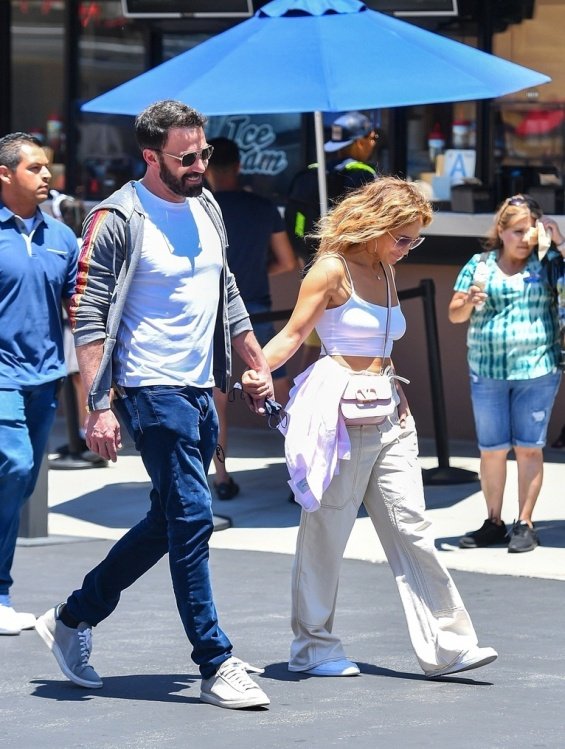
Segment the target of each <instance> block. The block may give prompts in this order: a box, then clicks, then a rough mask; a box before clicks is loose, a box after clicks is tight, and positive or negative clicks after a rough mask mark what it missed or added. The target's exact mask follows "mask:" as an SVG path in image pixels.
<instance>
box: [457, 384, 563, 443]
mask: <svg viewBox="0 0 565 749" xmlns="http://www.w3.org/2000/svg"><path fill="white" fill-rule="evenodd" d="M470 377H471V401H472V403H473V415H474V417H475V429H476V432H477V441H478V443H479V449H480V450H482V451H487V450H505V449H508V450H509V449H510V448H511V447H512V446H513V445H516V447H538V448H542V447H544V445H545V440H546V437H547V426H548V424H549V419H550V417H551V409H552V408H553V403H554V401H555V396H556V395H557V391H558V389H559V384H560V382H561V372H550V373H549V374H546V375H543V376H542V377H534V378H532V379H530V380H491V379H489V378H487V377H480V376H479V375H477V374H475V373H474V372H471V373H470Z"/></svg>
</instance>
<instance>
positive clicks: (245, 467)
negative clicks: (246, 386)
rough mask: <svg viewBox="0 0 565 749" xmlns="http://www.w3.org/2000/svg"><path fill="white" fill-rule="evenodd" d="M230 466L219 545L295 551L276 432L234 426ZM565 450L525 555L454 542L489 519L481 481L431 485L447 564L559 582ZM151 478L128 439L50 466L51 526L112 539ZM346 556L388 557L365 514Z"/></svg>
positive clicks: (471, 461) (470, 457) (139, 510)
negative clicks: (233, 484) (88, 463)
mask: <svg viewBox="0 0 565 749" xmlns="http://www.w3.org/2000/svg"><path fill="white" fill-rule="evenodd" d="M230 451H231V454H230V458H229V460H228V466H229V470H230V472H231V473H232V475H233V476H234V478H235V480H236V481H237V482H238V483H239V484H240V486H241V493H240V495H239V496H238V497H237V498H235V499H233V500H230V501H227V502H221V501H218V500H215V502H214V511H215V513H216V515H217V516H218V517H220V518H227V519H228V521H229V525H230V527H229V528H227V530H222V531H221V532H218V533H216V534H215V535H214V537H213V539H212V546H213V547H214V548H218V549H238V550H250V551H269V552H277V553H281V554H293V553H294V547H295V540H296V533H297V528H298V523H299V519H300V510H299V508H298V507H297V506H296V505H292V504H290V503H289V502H288V501H287V497H288V495H289V489H288V487H287V485H286V481H287V479H288V474H287V470H286V465H285V462H284V455H283V442H282V437H281V436H280V435H279V433H278V432H276V431H272V430H269V429H267V428H257V429H238V430H233V431H232V432H231V438H230ZM421 452H422V466H423V467H424V468H428V469H431V468H434V467H436V466H437V458H436V457H435V454H434V444H433V442H432V441H431V440H422V441H421ZM450 465H451V466H453V467H454V468H463V469H467V470H469V471H473V472H478V467H479V460H478V452H477V450H476V448H475V446H474V445H470V444H468V443H459V444H458V443H452V445H451V459H450ZM564 486H565V451H559V450H547V451H546V463H545V478H544V485H543V488H542V492H541V496H540V498H539V500H538V504H537V507H536V513H535V519H536V525H537V527H538V530H539V534H540V538H541V542H542V546H540V547H539V548H538V549H536V550H535V551H534V552H530V553H527V554H508V552H507V550H506V548H504V547H496V548H489V549H472V550H469V549H466V550H463V549H459V548H458V546H457V541H458V539H459V537H460V536H462V535H464V534H465V532H466V531H469V530H474V529H475V528H478V527H479V526H480V525H481V524H482V522H483V520H484V517H485V508H484V500H483V497H482V494H481V492H480V487H479V484H478V482H475V483H470V484H455V485H451V486H427V487H426V504H427V507H428V513H429V517H430V519H431V520H432V522H433V526H434V532H435V535H436V538H437V546H438V548H439V549H440V550H441V554H442V558H443V559H444V562H445V564H446V565H447V567H449V568H450V569H457V570H463V571H468V572H483V573H487V574H498V575H516V576H524V577H540V578H548V579H555V580H565V490H564ZM147 494H148V477H147V474H146V472H145V469H144V467H143V464H142V462H141V459H140V458H139V456H138V455H137V454H136V453H135V450H134V449H133V448H132V446H131V444H127V443H126V447H125V449H124V451H123V454H122V455H121V456H120V457H119V459H118V462H117V463H115V464H113V465H110V466H109V467H108V468H101V469H98V468H96V469H89V470H81V471H50V472H49V505H50V516H49V533H50V534H52V535H53V536H54V537H55V536H71V537H76V536H79V537H89V538H102V539H117V538H119V537H120V536H121V535H122V534H123V533H124V532H125V530H127V529H128V528H129V527H131V525H132V524H133V523H135V522H136V521H137V520H138V519H139V518H140V517H141V516H142V515H143V513H144V508H145V507H146V502H147ZM516 513H517V474H516V464H515V463H514V462H513V461H511V462H510V463H509V469H508V486H507V491H506V495H505V504H504V512H503V517H504V519H505V521H506V523H507V524H510V523H512V521H513V520H514V518H515V516H516ZM345 556H346V558H349V559H359V560H365V561H370V562H383V561H385V556H384V553H383V551H382V548H381V546H380V543H379V541H378V538H377V536H376V534H375V531H374V529H373V526H372V524H371V522H370V520H369V518H367V517H360V518H359V519H358V521H357V523H356V525H355V528H354V531H353V534H352V536H351V539H350V541H349V544H348V547H347V549H346V554H345Z"/></svg>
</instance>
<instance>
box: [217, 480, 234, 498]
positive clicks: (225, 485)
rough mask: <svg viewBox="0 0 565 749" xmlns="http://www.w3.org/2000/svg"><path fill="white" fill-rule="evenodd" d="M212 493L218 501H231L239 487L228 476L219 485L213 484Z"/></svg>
mask: <svg viewBox="0 0 565 749" xmlns="http://www.w3.org/2000/svg"><path fill="white" fill-rule="evenodd" d="M214 491H215V492H216V496H217V497H218V499H233V498H234V497H237V495H238V494H239V486H238V485H237V484H236V483H235V481H234V480H233V479H232V477H231V476H230V477H229V478H228V480H227V481H222V483H221V484H214Z"/></svg>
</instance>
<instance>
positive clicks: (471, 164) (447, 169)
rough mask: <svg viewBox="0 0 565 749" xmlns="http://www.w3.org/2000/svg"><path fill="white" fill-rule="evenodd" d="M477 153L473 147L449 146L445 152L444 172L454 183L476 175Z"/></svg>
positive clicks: (459, 182)
mask: <svg viewBox="0 0 565 749" xmlns="http://www.w3.org/2000/svg"><path fill="white" fill-rule="evenodd" d="M475 161H476V153H475V150H474V149H473V148H449V149H448V150H447V151H446V152H445V154H444V161H443V172H442V174H443V175H444V176H445V177H449V182H450V184H452V185H459V184H461V183H462V182H465V180H467V179H469V178H470V177H474V176H475Z"/></svg>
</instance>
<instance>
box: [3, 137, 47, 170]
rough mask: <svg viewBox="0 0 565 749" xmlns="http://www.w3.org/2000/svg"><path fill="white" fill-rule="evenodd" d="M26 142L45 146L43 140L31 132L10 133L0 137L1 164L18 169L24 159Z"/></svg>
mask: <svg viewBox="0 0 565 749" xmlns="http://www.w3.org/2000/svg"><path fill="white" fill-rule="evenodd" d="M26 144H30V145H32V146H39V147H40V148H42V147H43V144H42V143H41V141H40V140H38V139H37V138H36V137H35V135H31V134H30V133H8V135H4V137H3V138H0V166H7V167H8V169H10V170H11V171H14V170H15V169H17V168H18V164H19V163H20V161H21V160H22V154H21V149H22V146H24V145H26Z"/></svg>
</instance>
